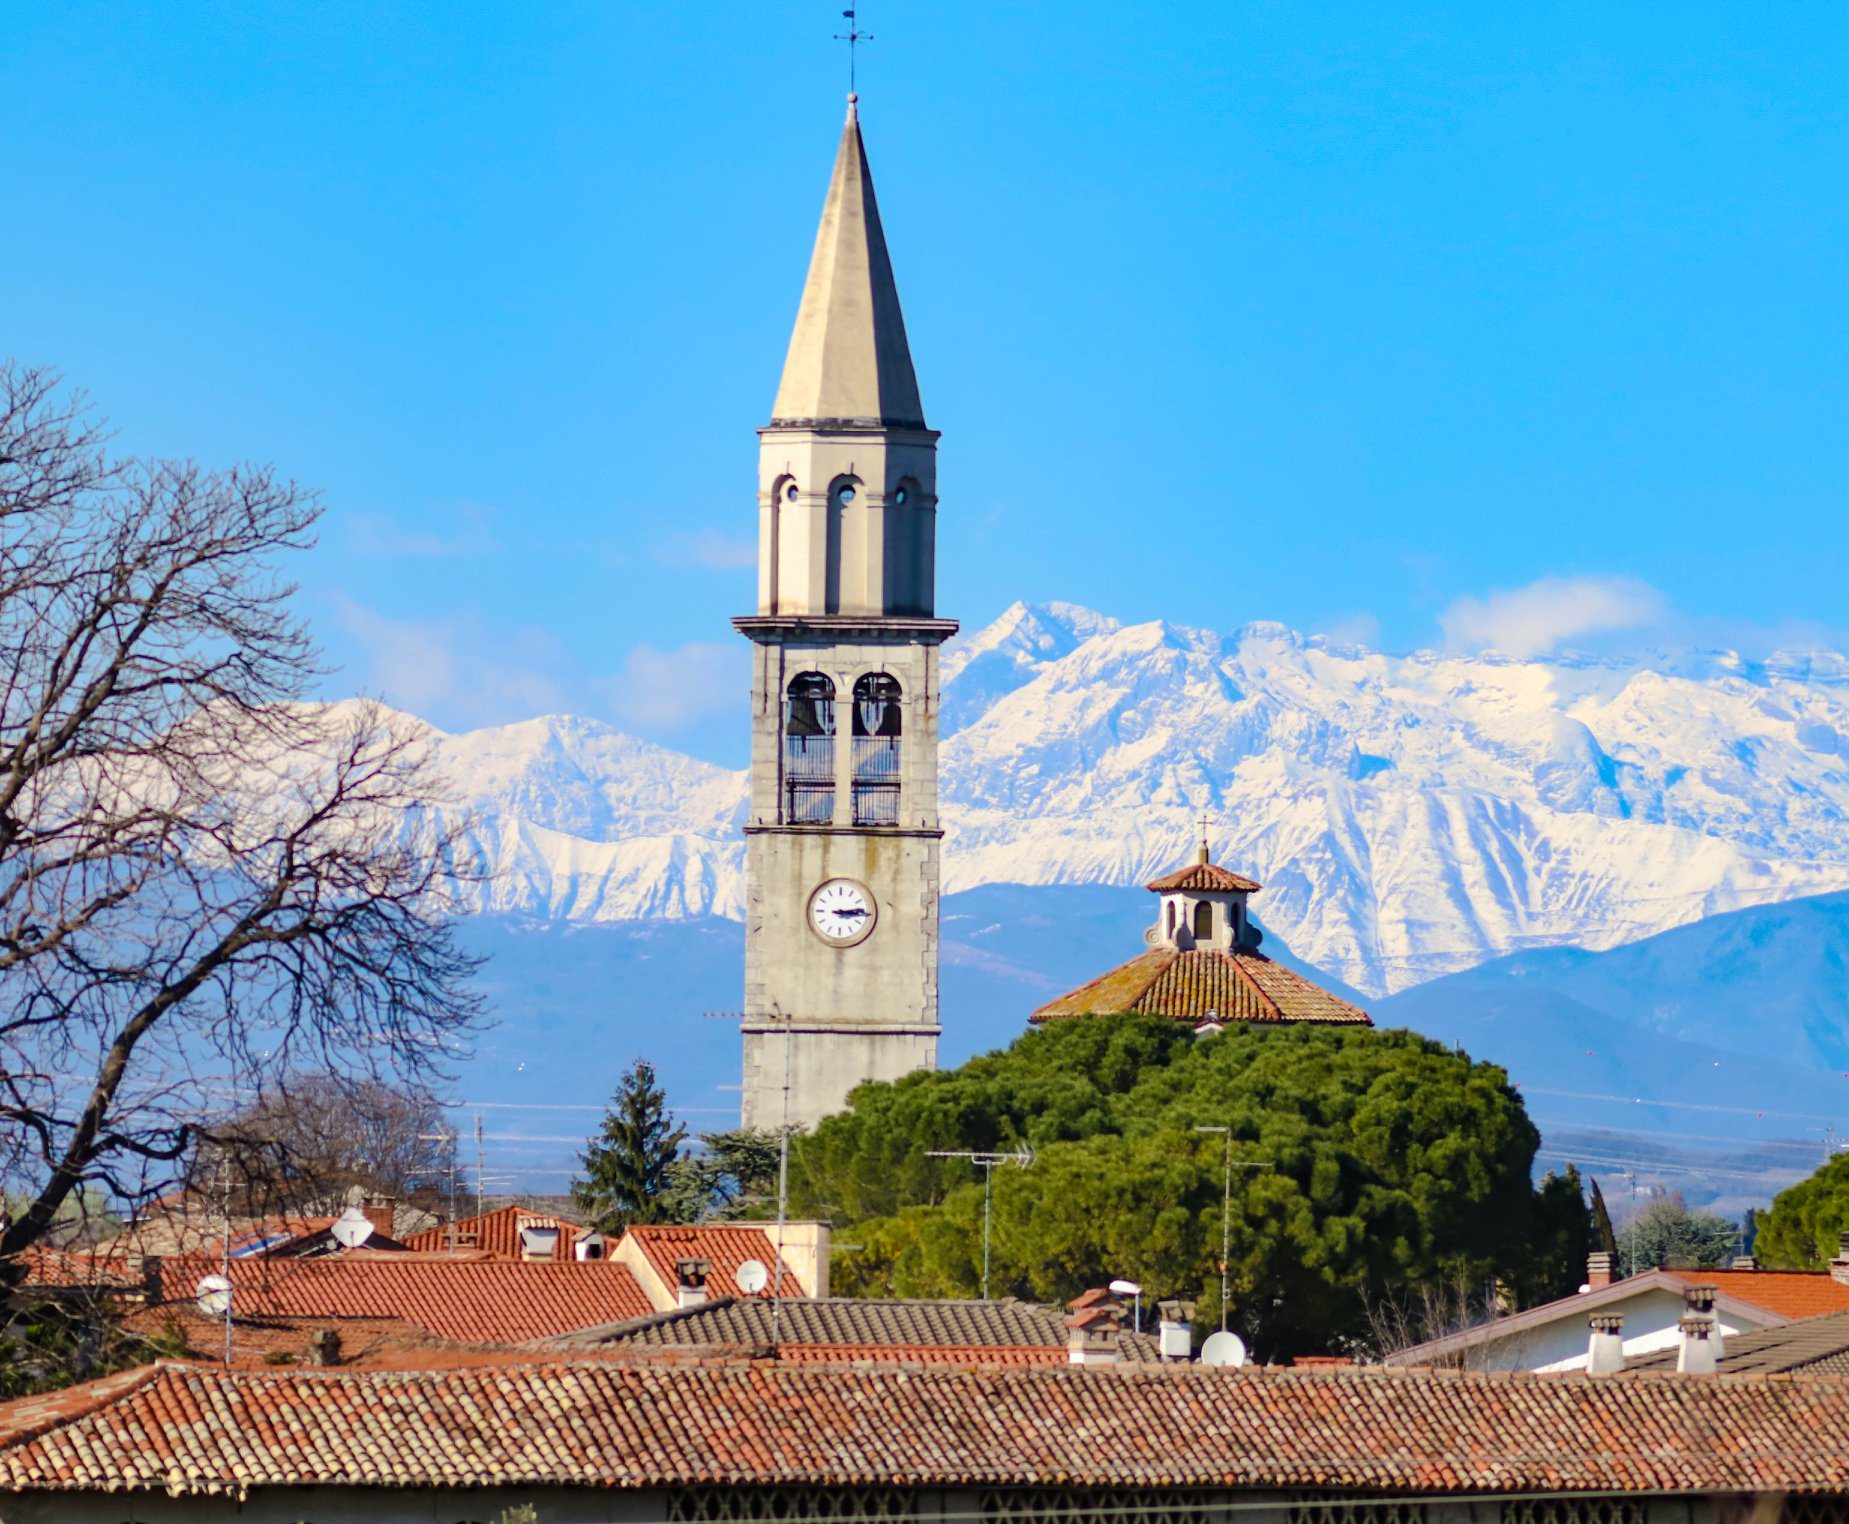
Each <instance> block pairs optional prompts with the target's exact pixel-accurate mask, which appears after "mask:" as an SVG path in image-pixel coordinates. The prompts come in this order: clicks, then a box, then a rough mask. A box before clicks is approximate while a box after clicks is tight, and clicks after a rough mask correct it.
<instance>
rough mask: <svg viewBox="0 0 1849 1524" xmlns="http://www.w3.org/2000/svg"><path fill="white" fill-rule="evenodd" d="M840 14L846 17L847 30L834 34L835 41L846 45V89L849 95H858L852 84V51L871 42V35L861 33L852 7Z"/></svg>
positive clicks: (869, 33)
mask: <svg viewBox="0 0 1849 1524" xmlns="http://www.w3.org/2000/svg"><path fill="white" fill-rule="evenodd" d="M841 14H842V15H843V16H845V17H847V30H846V31H845V32H836V33H835V41H836V42H845V43H846V44H847V89H848V94H849V95H854V94H858V93H859V92H858V88H857V87H856V85H855V83H854V50H855V49H856V48H858V47H859V46H860V45H861V44H862V43H863V42H871V41H873V34H872V33H871V32H863V31H861V29H860V22H859V20H858V18H857V17H856V15H855V9H854V7H852V6H850V7H849V8H848V9H847V10H844V11H843V12H842V13H841Z"/></svg>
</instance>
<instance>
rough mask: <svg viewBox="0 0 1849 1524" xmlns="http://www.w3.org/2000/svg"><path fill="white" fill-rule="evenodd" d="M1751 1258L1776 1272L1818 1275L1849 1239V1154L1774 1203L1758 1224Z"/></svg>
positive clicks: (1757, 1221)
mask: <svg viewBox="0 0 1849 1524" xmlns="http://www.w3.org/2000/svg"><path fill="white" fill-rule="evenodd" d="M1755 1226H1756V1227H1757V1228H1758V1232H1757V1234H1756V1235H1755V1236H1754V1239H1753V1248H1752V1252H1753V1253H1754V1254H1756V1255H1758V1256H1759V1258H1760V1260H1761V1261H1762V1262H1763V1263H1764V1264H1765V1265H1767V1266H1768V1267H1769V1268H1771V1269H1774V1270H1820V1269H1822V1268H1823V1267H1824V1266H1825V1265H1827V1264H1829V1262H1830V1261H1831V1260H1832V1259H1834V1258H1835V1257H1836V1253H1837V1248H1838V1245H1839V1244H1840V1242H1841V1239H1842V1235H1843V1234H1844V1233H1849V1154H1837V1155H1836V1156H1835V1157H1834V1158H1833V1159H1831V1160H1830V1161H1829V1163H1827V1164H1825V1165H1823V1166H1822V1167H1821V1168H1820V1169H1818V1170H1817V1172H1816V1173H1815V1174H1813V1175H1810V1176H1809V1177H1807V1178H1806V1179H1803V1180H1800V1181H1799V1182H1798V1183H1797V1184H1796V1185H1794V1186H1791V1187H1789V1188H1788V1189H1786V1190H1782V1191H1780V1192H1779V1193H1778V1194H1777V1195H1776V1196H1774V1197H1773V1198H1772V1210H1771V1211H1769V1212H1763V1213H1761V1214H1760V1215H1759V1216H1758V1218H1757V1219H1756V1220H1755Z"/></svg>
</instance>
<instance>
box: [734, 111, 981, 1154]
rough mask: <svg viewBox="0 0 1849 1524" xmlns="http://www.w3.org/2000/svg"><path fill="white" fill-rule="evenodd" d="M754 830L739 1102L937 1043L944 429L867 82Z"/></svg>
mask: <svg viewBox="0 0 1849 1524" xmlns="http://www.w3.org/2000/svg"><path fill="white" fill-rule="evenodd" d="M758 438H759V440H760V445H759V468H758V609H757V612H756V613H755V614H752V615H748V616H746V617H744V618H741V619H737V620H734V621H733V623H734V624H735V625H736V626H737V628H738V630H739V632H740V633H741V634H743V635H744V636H745V637H746V639H748V640H750V641H751V643H752V667H753V675H752V687H751V715H752V728H751V799H750V813H749V815H748V817H747V821H746V825H745V838H746V848H745V862H746V907H745V1023H744V1033H745V1055H744V1060H745V1061H744V1106H743V1120H744V1123H745V1125H746V1126H748V1127H765V1128H776V1127H779V1126H781V1125H783V1123H784V1121H785V1120H786V1118H787V1120H788V1121H789V1122H790V1123H791V1124H793V1125H796V1126H801V1127H808V1126H812V1125H814V1123H816V1122H817V1121H819V1120H820V1119H821V1118H822V1117H825V1116H827V1115H828V1114H829V1113H830V1112H834V1111H839V1110H840V1109H841V1108H842V1106H843V1105H844V1104H845V1103H846V1100H847V1094H848V1092H849V1091H850V1090H852V1089H853V1088H854V1086H855V1085H858V1084H860V1083H861V1082H862V1081H864V1080H869V1079H897V1078H898V1077H899V1076H900V1075H903V1074H908V1073H910V1072H911V1071H912V1070H914V1069H929V1068H932V1067H934V1066H935V1064H936V1061H937V1037H938V1030H939V1028H938V1020H937V893H938V852H939V843H940V839H941V837H942V835H943V833H942V831H940V830H939V828H938V823H937V712H938V653H939V648H940V646H941V645H942V644H943V642H944V641H945V640H946V639H947V638H948V637H949V636H951V635H952V634H954V633H955V632H956V628H957V627H956V624H955V622H954V621H953V620H948V619H938V618H936V617H935V616H934V610H933V604H934V598H935V585H934V584H935V580H936V579H935V568H934V558H935V548H936V538H937V534H936V530H937V435H936V434H935V433H934V432H933V431H932V430H930V429H928V428H926V427H925V421H924V408H923V406H922V404H920V402H919V400H918V381H917V378H916V376H914V375H913V373H912V356H911V350H910V347H909V346H908V345H907V343H906V338H905V320H904V318H903V317H902V316H901V315H900V311H899V292H898V288H897V286H896V285H895V284H894V282H893V277H892V263H891V261H890V260H889V259H888V257H887V253H886V238H885V235H884V233H883V232H882V231H881V229H880V214H879V207H878V205H877V204H876V203H875V201H874V198H873V176H872V174H871V172H870V171H869V170H868V168H867V154H866V149H865V147H864V146H863V145H862V143H861V139H860V123H859V119H858V115H857V111H856V107H855V97H853V96H851V95H850V96H849V97H848V111H847V126H846V128H845V130H844V131H843V132H842V134H841V148H840V152H839V153H838V154H837V155H836V157H835V169H834V178H833V179H832V180H831V181H830V183H829V187H828V200H827V202H826V203H825V204H824V206H823V208H822V225H821V228H820V230H819V231H818V232H817V234H816V238H815V252H814V255H813V256H812V257H811V259H810V262H809V278H808V281H807V283H806V284H805V285H804V287H803V297H802V306H801V308H800V310H799V311H798V312H797V315H796V329H795V332H794V333H793V334H792V335H791V337H790V349H789V356H788V358H787V359H786V360H785V362H784V367H783V382H782V385H781V386H779V387H778V389H777V401H776V405H775V406H774V407H773V408H772V410H771V421H770V423H769V425H768V426H767V427H765V428H762V429H760V430H759V431H758Z"/></svg>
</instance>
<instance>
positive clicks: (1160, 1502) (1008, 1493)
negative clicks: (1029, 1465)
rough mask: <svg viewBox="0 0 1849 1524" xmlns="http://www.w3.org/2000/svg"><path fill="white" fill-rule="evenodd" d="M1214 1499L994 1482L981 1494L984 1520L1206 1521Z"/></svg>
mask: <svg viewBox="0 0 1849 1524" xmlns="http://www.w3.org/2000/svg"><path fill="white" fill-rule="evenodd" d="M1211 1511H1212V1505H1211V1504H1210V1502H1209V1501H1208V1500H1207V1499H1206V1498H1204V1497H1203V1496H1202V1495H1201V1494H1200V1493H1198V1492H1183V1491H1179V1490H1177V1489H1175V1488H1163V1487H1157V1488H1147V1487H1059V1488H1051V1487H1049V1488H1031V1489H1030V1488H1024V1487H1009V1488H996V1489H994V1490H992V1491H988V1492H985V1493H983V1494H982V1517H983V1521H984V1524H1206V1520H1207V1516H1208V1514H1209V1513H1210V1512H1211Z"/></svg>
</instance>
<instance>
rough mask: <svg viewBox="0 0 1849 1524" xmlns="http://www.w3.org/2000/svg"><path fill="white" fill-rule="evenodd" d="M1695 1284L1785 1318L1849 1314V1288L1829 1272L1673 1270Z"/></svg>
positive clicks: (1682, 1278)
mask: <svg viewBox="0 0 1849 1524" xmlns="http://www.w3.org/2000/svg"><path fill="white" fill-rule="evenodd" d="M1665 1273H1666V1274H1668V1275H1671V1276H1674V1277H1675V1278H1676V1279H1677V1280H1679V1281H1687V1282H1688V1283H1690V1284H1691V1285H1701V1286H1713V1287H1715V1288H1716V1289H1717V1290H1719V1292H1720V1294H1721V1295H1722V1296H1726V1297H1732V1298H1733V1299H1734V1300H1735V1301H1736V1302H1750V1303H1751V1304H1752V1305H1753V1306H1755V1307H1763V1308H1765V1309H1766V1310H1767V1311H1768V1312H1776V1313H1777V1314H1778V1315H1779V1316H1780V1317H1781V1318H1813V1317H1816V1316H1817V1315H1818V1314H1819V1313H1825V1312H1849V1285H1844V1284H1843V1282H1841V1281H1837V1280H1832V1279H1831V1278H1830V1272H1829V1271H1827V1270H1670V1271H1667V1272H1665Z"/></svg>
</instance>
